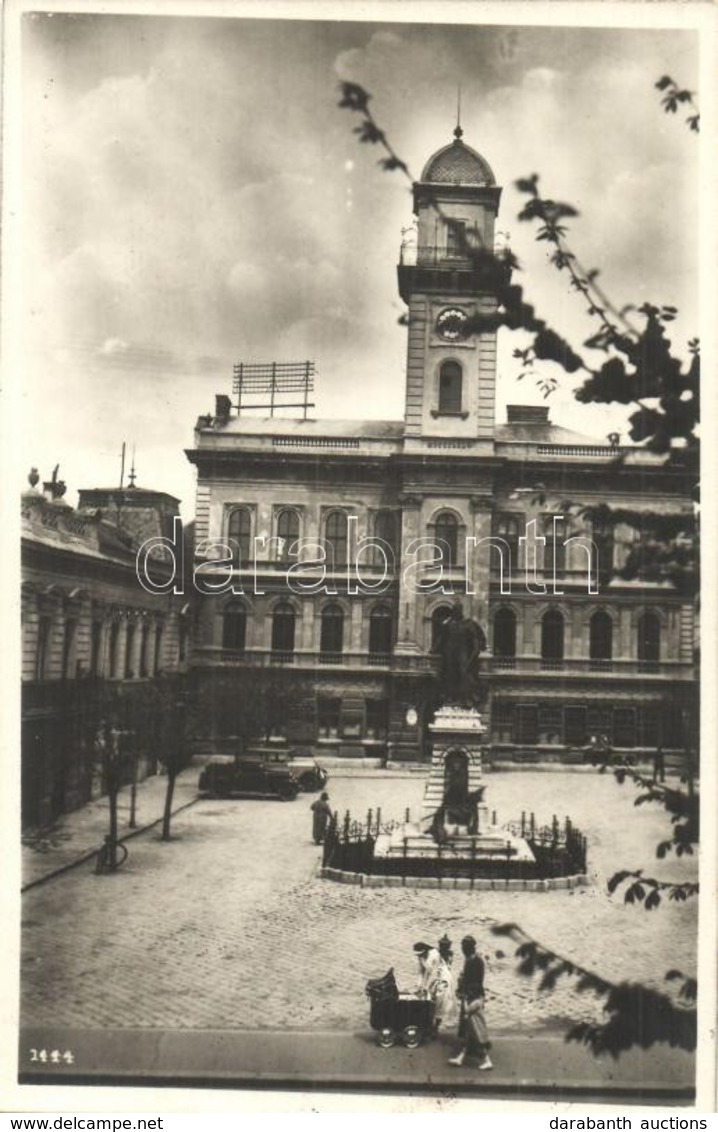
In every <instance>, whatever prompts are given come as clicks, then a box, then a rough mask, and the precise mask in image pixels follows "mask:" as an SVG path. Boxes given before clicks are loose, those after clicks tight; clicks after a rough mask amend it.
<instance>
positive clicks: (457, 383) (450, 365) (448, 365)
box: [439, 362, 463, 413]
mask: <svg viewBox="0 0 718 1132" xmlns="http://www.w3.org/2000/svg"><path fill="white" fill-rule="evenodd" d="M462 383H463V382H462V373H461V366H460V365H459V363H458V362H443V363H442V365H441V369H440V370H439V412H440V413H460V412H461V386H462Z"/></svg>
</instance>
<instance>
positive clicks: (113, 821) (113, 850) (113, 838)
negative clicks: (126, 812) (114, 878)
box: [108, 783, 118, 869]
mask: <svg viewBox="0 0 718 1132" xmlns="http://www.w3.org/2000/svg"><path fill="white" fill-rule="evenodd" d="M117 793H118V791H117V786H116V785H115V784H114V783H113V784H112V787H111V788H110V791H109V794H108V797H109V802H110V844H109V849H110V860H109V862H108V863H109V866H110V868H111V869H114V868H116V867H117Z"/></svg>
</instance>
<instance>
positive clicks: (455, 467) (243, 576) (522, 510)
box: [187, 130, 696, 760]
mask: <svg viewBox="0 0 718 1132" xmlns="http://www.w3.org/2000/svg"><path fill="white" fill-rule="evenodd" d="M500 193H501V190H500V188H499V187H498V186H497V185H496V182H495V178H494V176H493V173H492V171H491V169H490V168H489V166H488V164H487V162H486V161H485V160H484V158H483V157H481V156H480V155H479V154H478V153H476V152H475V151H474V150H473V149H471V148H470V147H469V146H467V145H466V144H465V143H464V142H463V140H462V138H461V132H460V131H459V130H457V132H456V136H455V139H454V141H453V142H451V143H450V144H449V145H447V146H445V147H443V148H442V149H440V150H439V151H438V152H437V153H436V154H434V155H433V156H432V157H431V159H430V160H429V161H428V163H427V165H426V167H425V169H424V171H423V174H422V178H421V181H420V182H418V183H417V184H416V185H415V186H414V207H415V212H416V217H417V240H416V245H415V246H414V247H411V248H406V247H405V248H403V249H402V256H401V262H400V264H399V267H398V283H399V292H400V294H401V296H402V298H403V300H404V301H405V303H406V304H407V308H408V346H407V370H406V407H405V414H404V419H403V420H401V421H338V420H296V419H282V418H280V417H276V416H272V417H268V418H264V419H259V418H257V417H256V416H252V415H239V414H237V413H234V412H233V411H232V406H231V405H230V401H229V398H227V397H226V396H218V397H217V405H216V410H215V413H214V414H213V415H208V416H205V417H200V419H199V420H198V422H197V427H196V432H195V443H194V447H193V448H192V449H191V450H190V451H189V452H188V453H187V455H188V458H189V460H190V461H191V462H192V463H193V464H194V465H195V467H196V469H197V507H196V544H195V558H194V562H195V572H196V580H197V581H198V583H199V584H198V585H197V592H196V595H195V596H196V601H195V613H194V647H193V651H192V675H193V681H194V686H195V690H196V693H197V696H198V700H199V702H200V703H201V704H202V705H203V713H204V717H205V718H204V728H205V739H206V741H207V743H208V744H209V745H210V746H212V747H214V748H217V749H219V748H223V749H224V748H226V749H232V747H233V745H234V744H236V742H237V741H238V739H239V738H240V736H241V732H242V714H243V712H244V711H245V710H248V706H247V705H248V704H249V702H250V700H254V699H256V697H257V696H260V695H263V694H265V692H266V694H267V695H268V696H269V698H270V699H271V700H272V702H273V703H274V705H275V708H276V710H275V717H274V718H273V719H272V721H271V726H270V727H269V728H268V730H273V732H274V734H275V735H276V736H278V737H285V738H286V739H287V740H288V741H289V742H291V743H295V744H301V745H304V746H307V747H311V749H312V750H314V751H315V753H317V754H320V755H321V754H322V753H325V754H326V753H330V754H332V755H338V756H341V755H352V756H357V755H362V756H378V757H381V758H386V757H389V758H392V759H397V760H399V759H411V760H415V759H421V758H424V757H426V756H427V753H428V752H427V743H426V728H427V725H428V723H429V722H430V721H431V717H432V712H433V710H434V708H435V707H436V675H435V673H436V659H435V656H434V655H432V647H433V644H434V642H435V639H436V632H437V627H438V626H439V625H440V624H441V622H442V620H443V618H444V617H445V616H446V614H447V611H448V610H449V609H450V608H451V606H452V605H453V604H454V603H455V602H456V601H458V602H460V604H461V607H462V610H463V612H464V615H465V616H468V617H471V618H473V619H475V620H477V621H478V622H479V623H480V624H481V625H482V627H483V629H484V631H485V633H486V636H487V639H488V644H489V649H488V652H487V654H486V655H485V657H484V658H483V660H482V665H483V673H484V680H485V686H486V698H485V703H484V711H485V713H486V716H487V720H488V725H489V744H490V747H491V749H492V751H493V752H494V753H495V754H497V755H502V756H503V757H505V758H513V759H517V760H520V759H535V758H557V759H561V758H564V759H568V758H572V757H574V756H575V753H576V752H577V751H580V750H581V749H582V748H584V747H585V746H586V745H587V744H588V743H590V742H591V739H592V737H593V739H594V741H595V740H596V738H597V737H599V736H604V737H605V739H606V741H607V742H608V743H610V744H611V745H612V746H614V747H617V748H620V749H625V750H627V751H632V752H639V753H640V752H643V753H644V754H651V753H654V752H656V751H657V750H658V749H659V748H664V749H666V748H669V749H675V750H677V751H680V750H681V749H682V748H683V747H684V746H685V744H686V743H687V742H688V741H689V740H688V739H687V736H689V735H690V736H691V739H690V742H691V743H692V742H693V738H692V736H693V734H694V729H695V695H696V673H695V668H694V651H693V650H694V607H693V602H692V600H691V598H690V597H689V596H688V597H687V596H685V595H683V594H681V593H680V592H679V591H678V590H676V589H675V588H674V587H673V586H672V585H671V584H670V583H668V582H665V581H661V582H660V583H658V582H657V583H649V582H647V581H645V580H640V579H633V580H631V581H628V580H625V579H622V578H621V576H620V573H618V571H620V568H621V566H622V564H623V563H624V561H625V558H626V555H627V554H628V553H629V551H630V548H631V545H632V540H635V539H639V538H640V537H642V536H641V529H640V528H641V526H642V524H641V521H640V518H639V519H638V521H637V522H636V523H635V525H634V527H631V524H630V523H625V522H624V523H622V524H618V525H617V526H615V525H614V526H612V525H611V524H610V523H609V524H605V523H601V524H600V525H599V524H598V522H597V521H596V520H595V519H594V520H593V521H592V522H589V521H588V520H586V518H585V517H583V515H584V512H585V511H586V510H587V509H590V508H592V507H593V508H599V510H600V505H602V504H609V505H610V506H612V507H614V508H618V509H620V510H621V512H622V513H628V514H637V515H639V516H640V515H641V514H642V513H645V514H646V516H648V515H650V514H656V513H657V514H670V515H685V516H686V520H687V521H688V522H690V517H691V515H692V502H691V496H690V478H689V475H688V472H687V470H686V468H685V467H683V466H682V465H681V463H680V460H678V459H676V458H674V457H672V458H670V459H667V458H664V457H659V456H656V455H653V454H651V453H649V452H647V451H646V450H643V449H640V448H637V447H636V448H619V447H617V446H616V445H612V444H608V443H602V442H600V441H596V440H595V439H592V438H590V437H585V436H581V435H577V434H575V433H573V432H571V431H569V430H567V429H564V428H560V427H557V426H555V425H553V424H552V423H551V422H550V420H549V415H548V411H547V410H546V409H545V408H541V407H534V406H520V405H516V406H510V407H509V410H508V420H507V422H506V423H503V424H497V423H496V421H495V400H496V378H497V374H496V333H497V332H496V328H495V325H493V326H492V315H493V314H495V313H496V310H497V306H498V296H497V292H498V286H499V282H500V278H501V273H502V272H503V271H504V270H505V269H504V267H503V265H502V263H501V261H500V260H499V259H497V258H496V256H495V255H494V254H493V252H494V247H495V232H494V227H495V220H496V216H497V212H498V208H499V199H500ZM482 249H484V250H485V252H486V253H487V254H486V255H484V256H482V254H481V250H482ZM262 689H265V692H263V691H262Z"/></svg>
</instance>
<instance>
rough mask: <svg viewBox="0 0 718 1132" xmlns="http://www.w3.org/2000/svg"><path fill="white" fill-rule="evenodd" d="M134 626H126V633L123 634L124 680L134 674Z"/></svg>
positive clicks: (129, 678)
mask: <svg viewBox="0 0 718 1132" xmlns="http://www.w3.org/2000/svg"><path fill="white" fill-rule="evenodd" d="M134 649H135V626H134V625H128V626H127V634H126V636H125V680H131V679H132V677H133V676H134V675H135V658H134V655H133V653H134Z"/></svg>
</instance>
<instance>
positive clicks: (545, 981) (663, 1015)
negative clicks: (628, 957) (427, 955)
mask: <svg viewBox="0 0 718 1132" xmlns="http://www.w3.org/2000/svg"><path fill="white" fill-rule="evenodd" d="M492 931H493V933H494V935H499V936H507V937H509V938H510V939H513V940H514V942H515V943H517V944H518V946H517V949H516V956H517V958H518V959H519V967H518V970H519V973H520V974H522V975H525V976H527V977H533V976H539V982H538V990H539V991H551V990H553V989H554V988H555V986H556V984H557V982H558V980H559V979H561V978H563V977H571V978H573V979H575V986H576V990H577V991H579V992H580V993H585V992H586V991H591V992H592V993H593V994H594V995H596V996H597V997H599V998H602V999H604V1013H606V1014H607V1015H608V1019H607V1021H605V1022H603V1023H588V1022H577V1023H575V1024H574V1025H573V1026H571V1028H570V1029H569V1031H568V1032H567V1034H566V1041H567V1042H581V1043H582V1044H583V1045H586V1046H588V1047H589V1048H590V1050H591V1052H592V1053H594V1054H595V1055H596V1056H600V1055H602V1054H610V1056H611V1057H613V1058H618V1057H619V1056H620V1054H621V1053H623V1052H625V1051H626V1050H629V1049H631V1048H633V1047H634V1046H640V1047H641V1049H650V1047H651V1046H652V1045H655V1044H656V1043H657V1042H667V1043H668V1044H669V1045H671V1046H673V1047H674V1048H678V1049H684V1050H687V1051H689V1052H691V1051H693V1050H694V1049H695V1048H696V1039H697V1013H696V1009H695V999H696V993H697V987H696V983H695V980H694V979H691V978H688V977H687V976H685V975H683V974H682V973H681V972H680V971H677V970H673V971H669V972H668V974H667V975H666V981H670V982H674V981H676V980H681V981H682V985H681V987H680V989H679V993H678V996H677V998H675V999H674V998H671V997H670V996H669V995H667V994H662V993H661V992H660V991H657V990H653V989H652V988H651V987H646V986H643V985H642V984H640V983H628V982H623V983H611V982H610V981H608V980H607V979H604V978H601V977H600V976H599V975H596V974H595V973H594V972H593V971H589V970H588V969H587V968H585V967H582V966H580V964H578V963H574V962H572V961H571V960H569V959H565V958H564V957H563V956H561V955H558V954H556V952H555V951H551V949H550V948H547V947H544V946H543V945H542V944H540V943H538V942H537V940H535V939H532V938H531V937H530V936H529V935H527V934H526V933H525V932H524V931H523V930H522V929H521V928H520V927H519V926H518V924H511V923H507V924H498V925H496V926H495V927H494V928H493V929H492Z"/></svg>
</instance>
